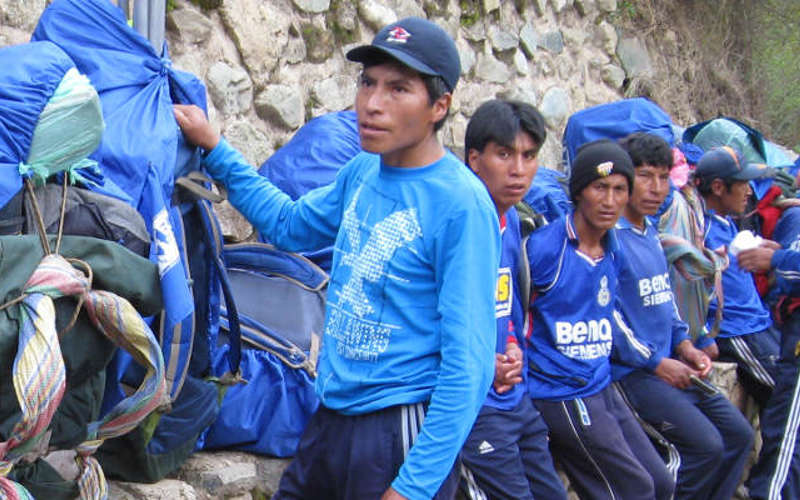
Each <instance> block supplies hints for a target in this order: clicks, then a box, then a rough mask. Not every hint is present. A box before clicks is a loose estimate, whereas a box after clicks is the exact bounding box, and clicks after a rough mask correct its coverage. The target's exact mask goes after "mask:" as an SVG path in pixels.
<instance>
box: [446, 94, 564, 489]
mask: <svg viewBox="0 0 800 500" xmlns="http://www.w3.org/2000/svg"><path fill="white" fill-rule="evenodd" d="M545 138H546V131H545V126H544V119H543V118H542V116H541V115H540V114H539V112H538V111H537V110H536V109H535V108H534V107H533V106H531V105H529V104H526V103H522V102H518V101H506V100H500V99H495V100H492V101H488V102H485V103H484V104H482V105H481V106H480V107H479V108H478V109H477V110H476V111H475V113H474V114H473V115H472V118H471V119H470V121H469V123H468V124H467V133H466V137H465V140H464V151H465V156H466V160H467V165H468V166H469V167H470V168H471V169H472V171H473V172H475V174H476V175H477V176H478V177H480V179H481V180H482V181H483V183H484V184H486V187H487V189H488V190H489V194H490V195H491V197H492V200H493V201H494V203H495V206H496V207H497V213H498V216H499V217H500V233H501V243H502V246H501V255H500V269H499V272H498V277H497V306H496V310H495V315H496V317H497V329H496V331H497V345H496V355H495V357H496V361H495V363H496V374H495V381H494V384H493V386H492V388H491V389H490V390H489V395H488V397H487V398H486V401H485V402H484V405H483V408H481V411H480V413H479V414H478V418H477V420H476V421H475V424H474V425H473V427H472V431H471V432H470V435H469V437H467V441H466V442H465V443H464V447H463V448H462V450H461V460H462V462H463V466H464V467H463V469H462V476H463V477H462V484H463V485H464V488H465V490H466V494H467V495H468V496H469V497H470V498H473V499H481V498H496V499H508V500H525V499H530V500H532V499H534V498H546V499H552V500H558V499H559V498H561V499H565V498H566V496H567V492H566V490H565V489H564V484H563V483H562V481H561V479H560V478H559V477H558V474H557V473H556V471H555V468H554V467H553V460H552V458H551V456H550V451H549V450H548V447H547V426H546V425H545V423H544V420H543V419H542V417H541V415H540V414H539V412H538V411H536V408H534V406H533V404H532V403H531V400H530V398H529V397H528V394H527V390H526V385H525V382H524V378H525V377H524V373H523V372H522V367H523V365H524V356H523V352H522V350H521V348H520V346H522V345H523V342H524V338H525V337H524V326H525V324H526V321H525V319H526V318H525V316H526V314H527V312H526V311H527V307H526V306H527V304H525V303H523V302H524V299H523V296H524V294H523V291H522V290H520V287H519V282H520V280H519V276H520V272H521V271H520V269H521V268H522V269H525V271H523V272H527V267H526V266H524V265H523V263H522V262H521V258H524V255H520V254H521V234H520V224H519V216H518V215H517V211H516V210H515V208H514V205H515V204H516V203H517V202H519V201H520V200H521V199H522V197H523V196H524V195H525V193H527V192H528V189H529V188H530V184H531V180H532V179H533V177H534V176H535V175H536V171H537V169H538V168H539V164H538V161H537V154H538V153H539V149H540V148H541V146H542V144H543V143H544V141H545ZM526 278H527V277H526Z"/></svg>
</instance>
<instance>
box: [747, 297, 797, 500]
mask: <svg viewBox="0 0 800 500" xmlns="http://www.w3.org/2000/svg"><path fill="white" fill-rule="evenodd" d="M799 342H800V312H796V313H794V314H793V315H792V316H790V317H789V320H788V321H787V322H786V323H785V324H784V325H782V327H781V347H780V359H779V360H778V363H777V366H776V370H775V372H774V378H775V389H774V390H773V391H772V395H771V397H770V398H769V400H767V404H766V406H765V407H764V409H763V411H762V412H761V438H762V442H763V444H762V447H761V454H760V455H759V457H758V462H756V464H755V465H754V466H753V468H752V470H751V471H750V479H748V482H747V485H748V487H749V489H750V496H751V497H752V498H758V499H775V500H779V499H781V498H784V499H787V498H800V446H798V443H797V439H798V426H800V358H798V356H797V355H796V354H797V351H796V349H797V346H798V343H799Z"/></svg>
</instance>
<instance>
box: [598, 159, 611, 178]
mask: <svg viewBox="0 0 800 500" xmlns="http://www.w3.org/2000/svg"><path fill="white" fill-rule="evenodd" d="M612 170H614V163H613V162H610V161H604V162H603V163H601V164H600V165H598V166H597V175H599V176H600V177H608V176H609V175H611V171H612Z"/></svg>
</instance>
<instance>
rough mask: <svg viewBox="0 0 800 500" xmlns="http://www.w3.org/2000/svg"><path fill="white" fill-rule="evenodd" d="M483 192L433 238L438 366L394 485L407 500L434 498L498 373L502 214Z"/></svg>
mask: <svg viewBox="0 0 800 500" xmlns="http://www.w3.org/2000/svg"><path fill="white" fill-rule="evenodd" d="M480 194H481V196H478V195H477V194H476V200H478V201H479V203H475V204H474V205H473V206H472V207H465V209H464V210H463V211H459V212H460V213H458V214H457V215H456V216H453V217H450V218H449V219H448V220H447V221H446V222H444V223H443V224H442V227H441V228H440V230H439V231H438V232H437V234H436V237H435V239H436V241H435V243H434V245H435V249H434V253H435V259H436V262H437V265H436V269H435V275H436V282H437V284H438V286H439V305H438V310H439V314H440V315H441V321H440V325H441V327H440V328H441V339H442V340H441V342H442V346H441V365H440V370H439V376H438V378H437V381H436V386H435V388H434V390H433V393H432V396H431V400H430V405H429V407H428V411H427V413H426V416H425V420H424V422H423V425H422V429H421V431H420V434H419V436H418V438H417V441H416V443H415V444H414V446H412V448H411V450H410V451H409V454H408V456H407V457H406V460H405V462H404V463H403V466H402V467H401V468H400V472H399V474H398V476H397V478H396V479H395V480H394V482H393V483H392V486H393V487H394V489H395V490H397V491H398V492H399V493H400V494H402V495H404V496H406V497H408V498H410V499H418V498H420V499H421V498H432V497H433V496H434V495H435V494H436V492H437V491H438V489H439V487H440V486H441V484H442V482H443V481H444V479H445V478H446V477H447V475H448V473H449V472H450V470H451V468H452V467H453V463H454V462H455V460H456V458H457V456H458V453H459V451H460V449H461V447H462V445H463V443H464V441H465V439H466V437H467V435H468V434H469V432H470V430H471V428H472V424H473V422H474V421H475V418H476V417H477V415H478V411H479V410H480V407H481V406H482V404H483V402H484V401H485V399H486V395H487V393H488V391H489V386H490V384H491V381H492V378H493V375H494V352H495V344H496V334H495V332H496V330H497V326H496V321H495V286H496V283H497V270H498V266H499V262H500V257H499V255H500V232H499V226H498V221H497V212H496V211H495V210H494V207H493V206H491V202H490V201H489V199H488V195H487V196H485V198H484V196H482V195H483V194H485V193H480Z"/></svg>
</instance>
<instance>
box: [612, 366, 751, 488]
mask: <svg viewBox="0 0 800 500" xmlns="http://www.w3.org/2000/svg"><path fill="white" fill-rule="evenodd" d="M619 386H620V387H621V388H622V390H623V391H624V393H625V396H626V397H627V399H628V401H629V402H630V403H631V406H633V408H634V410H636V412H637V413H638V414H639V416H640V417H641V418H642V419H643V420H644V421H645V422H648V423H649V424H650V425H652V426H653V427H654V428H655V429H656V430H657V431H658V432H659V433H660V434H661V435H662V436H663V437H664V438H666V439H667V441H669V442H670V443H672V445H673V446H675V448H676V449H677V451H678V454H679V456H680V467H679V469H678V480H677V484H676V487H675V498H676V499H681V498H685V499H697V498H704V499H718V500H728V499H730V498H732V497H733V494H734V493H735V492H736V487H737V486H738V484H739V481H740V480H741V478H742V472H743V469H744V465H745V462H746V461H747V457H748V455H749V452H750V448H751V447H752V445H753V437H754V432H753V428H752V427H751V426H750V423H749V422H748V421H747V419H745V418H744V416H743V415H742V413H741V412H740V411H739V409H738V408H736V407H735V406H733V405H732V404H731V402H730V401H729V400H728V399H727V398H726V397H725V396H724V395H722V393H717V394H715V395H713V396H712V395H706V394H703V393H702V392H701V391H700V390H698V389H696V388H689V389H686V390H681V389H676V388H675V387H672V386H671V385H669V384H667V383H666V382H664V381H663V380H661V379H660V378H658V377H657V376H655V375H653V374H651V373H649V372H644V371H641V370H637V371H634V372H631V373H630V374H629V375H627V376H626V377H625V378H623V379H621V380H620V381H619Z"/></svg>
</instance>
